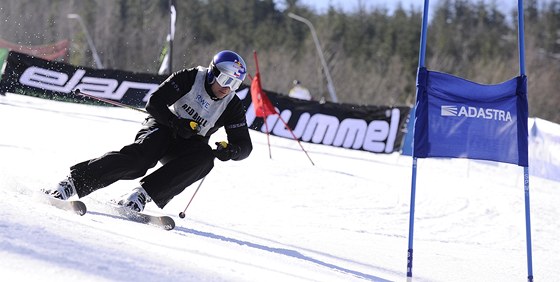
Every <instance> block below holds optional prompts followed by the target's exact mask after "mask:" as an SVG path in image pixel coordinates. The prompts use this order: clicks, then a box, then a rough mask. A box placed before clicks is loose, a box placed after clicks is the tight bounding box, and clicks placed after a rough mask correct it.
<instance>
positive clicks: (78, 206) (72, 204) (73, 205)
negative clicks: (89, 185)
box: [41, 195, 87, 215]
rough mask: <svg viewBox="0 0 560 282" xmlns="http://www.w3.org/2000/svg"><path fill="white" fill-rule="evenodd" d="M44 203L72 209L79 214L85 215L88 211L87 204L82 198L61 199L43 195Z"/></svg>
mask: <svg viewBox="0 0 560 282" xmlns="http://www.w3.org/2000/svg"><path fill="white" fill-rule="evenodd" d="M41 199H42V201H43V202H44V203H46V204H49V205H51V206H53V207H56V208H59V209H61V210H66V211H71V212H74V213H76V214H78V215H84V214H86V212H87V208H86V204H84V202H82V201H80V200H66V201H65V200H60V199H57V198H54V197H51V196H49V195H41Z"/></svg>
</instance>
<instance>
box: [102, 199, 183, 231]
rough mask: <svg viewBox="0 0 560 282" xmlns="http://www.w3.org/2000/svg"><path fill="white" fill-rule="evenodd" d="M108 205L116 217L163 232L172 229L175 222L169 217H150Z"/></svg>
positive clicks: (111, 204)
mask: <svg viewBox="0 0 560 282" xmlns="http://www.w3.org/2000/svg"><path fill="white" fill-rule="evenodd" d="M109 205H110V206H111V208H110V212H111V213H113V214H114V215H116V216H119V217H122V218H125V219H129V220H132V221H134V222H138V223H143V224H148V225H152V226H155V227H159V228H163V229H165V230H172V229H173V228H175V221H174V220H173V218H171V217H170V216H166V215H151V214H147V213H143V212H135V211H131V210H129V209H127V208H124V207H122V206H119V205H117V204H116V203H109Z"/></svg>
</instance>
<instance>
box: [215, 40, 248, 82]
mask: <svg viewBox="0 0 560 282" xmlns="http://www.w3.org/2000/svg"><path fill="white" fill-rule="evenodd" d="M246 75H247V65H246V64H245V61H244V60H243V58H241V56H239V55H238V54H237V53H235V52H233V51H229V50H224V51H221V52H219V53H217V54H216V55H214V58H213V59H212V61H211V62H210V65H209V66H208V75H207V76H206V79H207V81H208V83H213V82H214V81H216V82H218V84H220V85H221V86H222V87H229V88H230V89H231V90H232V91H235V90H237V88H239V86H241V83H242V82H243V80H244V79H245V76H246Z"/></svg>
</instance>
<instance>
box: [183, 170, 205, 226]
mask: <svg viewBox="0 0 560 282" xmlns="http://www.w3.org/2000/svg"><path fill="white" fill-rule="evenodd" d="M204 179H206V176H204V177H203V178H202V180H201V181H200V183H198V187H196V190H194V194H193V195H192V197H191V200H190V201H189V203H188V204H187V207H186V208H185V209H184V210H183V211H182V212H180V213H179V217H180V218H185V212H186V211H187V209H188V208H189V206H190V205H191V202H192V200H193V199H194V196H196V192H198V189H200V186H202V182H204Z"/></svg>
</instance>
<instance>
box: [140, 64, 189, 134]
mask: <svg viewBox="0 0 560 282" xmlns="http://www.w3.org/2000/svg"><path fill="white" fill-rule="evenodd" d="M196 73H197V71H196V69H190V70H183V71H179V72H176V73H174V74H172V75H171V76H170V77H169V78H167V79H166V80H165V81H164V82H163V83H162V84H161V85H160V86H159V87H158V89H156V91H154V93H152V96H151V97H150V99H149V100H148V103H147V104H146V111H148V113H149V114H150V115H152V116H153V117H154V118H155V119H156V121H158V122H159V123H161V124H164V125H167V126H169V127H174V126H175V125H174V123H175V122H176V120H177V119H178V118H177V116H175V114H173V113H172V112H171V110H169V106H171V105H173V103H175V102H176V101H177V100H179V98H181V96H183V95H184V94H185V93H187V92H189V91H190V89H191V87H192V84H193V83H194V79H195V77H196Z"/></svg>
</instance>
